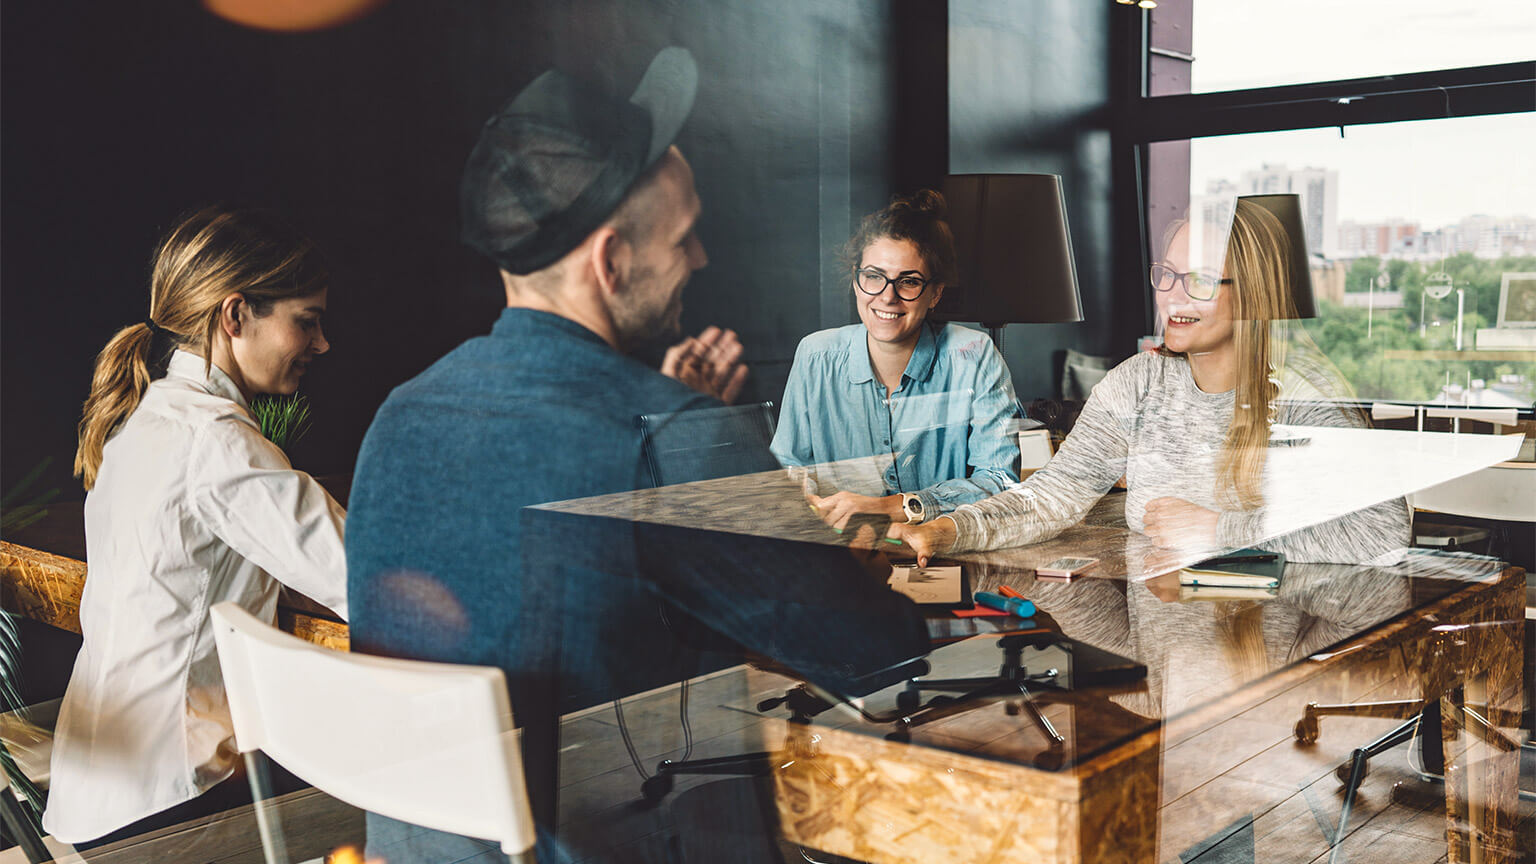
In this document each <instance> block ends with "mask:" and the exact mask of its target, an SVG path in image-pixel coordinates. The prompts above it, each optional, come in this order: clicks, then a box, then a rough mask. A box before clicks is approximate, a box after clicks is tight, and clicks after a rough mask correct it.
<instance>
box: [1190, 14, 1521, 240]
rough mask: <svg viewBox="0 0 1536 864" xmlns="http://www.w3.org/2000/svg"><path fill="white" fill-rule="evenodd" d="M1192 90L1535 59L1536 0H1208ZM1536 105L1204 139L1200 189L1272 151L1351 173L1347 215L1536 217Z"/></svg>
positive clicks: (1425, 220) (1232, 176) (1197, 32)
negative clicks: (1488, 113)
mask: <svg viewBox="0 0 1536 864" xmlns="http://www.w3.org/2000/svg"><path fill="white" fill-rule="evenodd" d="M1193 35H1194V55H1195V63H1194V67H1193V76H1194V89H1195V90H1196V91H1209V90H1226V89H1234V88H1241V87H1252V86H1264V85H1273V84H1290V83H1297V82H1301V81H1325V80H1331V79H1339V78H1358V77H1363V76H1368V75H1382V74H1387V73H1392V72H1417V71H1423V70H1428V69H1446V68H1453V67H1457V66H1476V65H1482V64H1486V63H1507V62H1512V61H1517V60H1533V59H1536V0H1391V2H1388V0H1287V2H1284V3H1278V4H1277V3H1276V2H1274V0H1197V2H1196V3H1195V20H1194V31H1193ZM1533 154H1536V113H1523V114H1507V115H1498V116H1492V117H1468V118H1454V119H1447V120H1436V121H1425V122H1417V123H1388V124H1374V125H1368V126H1351V127H1347V128H1346V129H1345V132H1344V137H1343V138H1342V139H1341V138H1340V137H1339V131H1338V130H1337V129H1305V130H1299V131H1294V132H1272V133H1265V134H1256V135H1236V136H1223V137H1218V138H1206V139H1199V140H1196V141H1195V142H1194V143H1193V145H1192V147H1191V162H1192V164H1191V184H1192V186H1193V191H1194V192H1195V193H1197V194H1198V193H1200V192H1203V191H1204V190H1205V183H1206V180H1208V179H1216V178H1225V179H1229V180H1232V181H1233V182H1237V180H1238V179H1239V177H1240V175H1241V174H1242V172H1243V171H1245V170H1252V169H1256V168H1258V167H1259V166H1260V165H1262V164H1263V163H1265V162H1271V163H1276V162H1278V163H1284V164H1286V165H1287V166H1289V167H1292V168H1301V167H1309V166H1312V167H1320V168H1332V169H1335V170H1337V171H1338V172H1339V201H1338V205H1339V209H1338V216H1339V220H1340V221H1344V220H1354V221H1372V220H1378V219H1386V218H1390V217H1401V218H1405V219H1409V220H1411V221H1418V222H1420V223H1421V224H1422V225H1423V226H1424V227H1425V228H1437V227H1440V226H1442V225H1445V224H1449V223H1452V222H1456V221H1459V220H1460V219H1462V218H1463V217H1465V216H1469V215H1472V214H1474V213H1484V214H1488V215H1492V216H1515V215H1525V216H1531V217H1536V155H1533Z"/></svg>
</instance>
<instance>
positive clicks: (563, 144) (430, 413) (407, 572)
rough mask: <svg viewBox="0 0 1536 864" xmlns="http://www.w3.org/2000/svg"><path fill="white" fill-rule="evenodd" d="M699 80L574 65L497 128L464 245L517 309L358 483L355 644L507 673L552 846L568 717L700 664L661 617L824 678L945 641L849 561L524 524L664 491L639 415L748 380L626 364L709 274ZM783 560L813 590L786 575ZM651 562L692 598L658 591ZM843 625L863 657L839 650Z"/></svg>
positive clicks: (381, 415)
mask: <svg viewBox="0 0 1536 864" xmlns="http://www.w3.org/2000/svg"><path fill="white" fill-rule="evenodd" d="M696 82H697V71H696V68H695V66H694V63H693V60H692V57H691V56H690V55H689V54H688V53H687V52H686V51H683V50H682V49H677V48H669V49H666V50H664V51H662V52H661V53H660V54H658V55H657V57H656V59H655V60H654V61H653V62H652V63H651V66H650V68H649V70H648V71H647V72H646V74H645V76H644V78H643V79H642V80H641V83H640V85H639V87H638V89H637V90H636V92H635V93H634V95H633V96H632V97H630V98H629V99H623V98H621V97H613V96H610V95H607V94H604V93H601V92H598V91H596V90H594V89H591V88H588V87H586V86H583V85H582V84H580V83H578V82H577V81H575V80H574V79H572V78H570V77H568V76H566V75H564V74H562V73H560V72H556V71H551V72H547V73H545V74H544V75H541V76H540V77H539V78H537V79H536V80H535V81H534V82H533V83H532V84H530V85H529V86H528V87H527V88H526V89H524V90H523V92H522V93H520V94H518V95H517V96H516V97H515V98H513V99H512V100H511V101H510V102H508V103H507V104H506V105H505V106H503V108H502V109H501V111H500V112H498V113H497V114H496V115H495V116H494V117H492V118H491V119H490V120H489V121H488V122H487V123H486V125H485V128H484V129H483V130H482V132H481V135H480V139H479V142H478V143H477V144H476V145H475V148H474V151H473V152H472V153H471V154H470V157H469V161H468V164H467V165H466V167H465V171H464V179H463V185H462V188H461V193H460V200H461V204H462V218H463V235H464V239H465V241H466V242H467V243H468V244H469V245H470V246H472V247H474V248H475V249H477V250H479V251H480V252H482V253H483V254H485V255H486V256H488V257H489V258H491V259H492V260H493V261H495V262H496V263H497V265H498V267H499V268H500V271H501V278H502V281H503V283H504V286H505V289H506V295H507V308H506V309H504V310H503V311H502V312H501V315H500V318H499V319H498V320H497V321H496V323H495V325H494V326H493V327H492V328H491V332H490V334H489V335H487V336H481V337H477V338H474V339H470V340H469V341H467V342H465V343H464V344H462V345H460V346H459V347H458V348H455V349H454V350H453V351H451V352H450V353H449V354H448V355H447V356H445V357H443V358H442V359H440V360H439V361H437V362H436V363H434V364H433V365H432V366H431V367H430V368H428V369H427V370H426V371H425V372H423V373H422V374H421V375H419V376H417V377H416V378H414V379H412V380H411V381H408V382H406V383H405V384H403V385H401V386H400V387H398V388H396V389H395V390H394V392H392V393H391V394H390V396H389V398H388V399H386V400H385V402H384V405H383V406H382V407H381V408H380V409H379V412H378V415H377V416H376V417H375V418H374V422H373V425H372V426H371V427H370V428H369V430H368V434H367V437H366V438H365V439H364V441H363V446H362V450H361V452H360V453H359V456H358V462H357V470H356V473H355V475H354V479H353V485H352V491H351V501H350V512H349V515H348V522H347V569H348V597H349V605H350V606H351V634H352V646H353V648H354V650H358V651H363V652H369V653H378V654H388V655H394V656H405V657H413V658H418V659H425V660H438V661H444V662H453V663H471V664H481V665H491V666H499V667H501V668H502V669H503V670H504V671H505V673H506V675H507V681H508V689H509V691H510V695H511V697H512V707H513V711H514V714H515V715H516V717H517V719H518V722H519V726H521V727H522V730H523V737H522V741H523V750H524V754H525V766H526V770H527V774H528V782H529V789H530V798H531V800H532V804H533V809H534V815H535V817H536V820H537V821H538V823H539V826H540V829H541V836H543V837H545V838H546V839H547V838H548V833H549V831H550V829H552V828H553V826H554V825H555V824H556V823H555V812H554V800H553V799H554V795H553V791H554V789H555V787H556V785H557V780H556V771H555V765H556V752H557V747H558V717H559V714H560V713H561V712H564V711H570V710H572V709H573V708H575V707H581V706H585V705H590V704H595V703H599V702H601V701H605V700H607V699H612V698H615V697H616V696H618V695H621V694H624V693H633V692H639V691H642V690H646V689H649V688H651V687H655V686H657V683H656V679H657V676H658V675H659V676H662V680H666V681H676V680H678V677H680V676H681V675H685V674H687V672H686V669H685V668H684V667H686V666H687V665H688V663H689V657H691V654H688V652H683V651H679V650H678V648H677V647H676V645H675V640H674V639H673V638H671V636H670V635H669V632H668V630H667V628H666V626H665V624H664V623H663V622H662V620H661V616H660V615H658V614H657V610H658V601H661V602H665V603H669V604H671V603H674V602H675V603H676V606H677V608H680V609H684V610H685V611H686V612H687V613H689V614H693V615H696V616H697V617H699V618H700V619H702V620H706V621H708V622H709V623H711V624H712V626H715V627H716V628H717V629H731V630H732V631H733V635H735V636H736V638H739V639H741V641H742V642H743V644H747V645H750V646H751V647H753V648H754V649H755V650H759V651H762V652H763V653H767V654H770V655H773V656H780V657H789V658H790V659H791V660H793V659H794V658H795V657H796V656H797V655H798V654H806V655H807V657H806V661H805V662H804V663H803V664H801V666H800V668H810V669H816V670H822V669H830V670H832V671H831V672H827V673H826V674H825V675H824V676H823V679H825V678H827V677H835V676H836V675H840V674H844V673H843V670H847V672H848V674H851V673H852V672H853V671H854V670H855V669H856V667H857V668H861V669H862V668H863V667H865V666H867V667H870V668H875V669H880V668H885V667H886V666H888V665H890V662H891V661H890V659H889V658H888V657H887V656H886V654H885V652H880V653H879V656H877V657H873V658H872V659H869V660H868V661H867V662H865V661H864V655H865V654H869V653H870V652H871V650H872V649H871V648H870V646H876V647H881V646H884V645H886V644H889V643H890V641H891V640H882V639H880V638H878V636H879V634H880V633H883V632H884V631H885V630H886V629H888V628H890V627H891V626H893V625H892V624H891V622H893V621H894V622H897V625H896V626H898V627H899V628H901V633H902V634H903V635H904V636H906V637H908V638H906V639H904V640H895V641H896V642H898V643H900V644H899V650H898V648H891V649H890V651H891V652H894V653H896V654H899V655H900V656H902V657H906V656H911V652H912V651H916V652H917V653H921V652H922V651H924V650H926V647H927V641H926V631H925V630H924V629H923V626H922V622H921V618H920V617H919V616H918V615H917V613H916V611H915V607H911V604H910V603H906V601H905V600H904V598H900V597H899V595H896V594H894V592H890V591H886V590H883V586H880V585H879V583H874V584H875V585H876V586H877V587H880V588H882V590H880V591H878V592H876V593H875V596H874V597H873V598H870V597H868V596H866V595H867V594H869V593H870V590H869V589H868V588H867V587H865V586H867V585H869V584H870V580H869V579H868V577H867V575H865V574H864V573H863V572H862V571H857V568H855V567H853V566H852V564H850V563H848V561H847V560H843V559H847V558H848V556H847V555H846V554H845V553H842V552H841V551H840V550H839V551H837V552H836V553H834V552H833V551H832V550H833V549H834V547H823V546H819V545H816V544H809V545H810V546H811V547H813V548H811V549H809V550H807V551H805V552H803V553H796V552H794V551H790V552H789V553H787V554H788V557H787V558H786V557H781V556H780V555H779V554H778V553H777V551H776V550H775V551H772V552H765V551H762V547H760V546H757V547H754V546H753V545H752V541H750V540H745V539H722V540H715V539H711V538H708V537H706V538H704V539H703V540H702V541H700V542H698V543H694V544H690V545H691V547H692V548H690V549H689V550H687V551H680V552H677V553H674V552H672V551H671V549H672V546H673V544H668V543H665V542H662V543H660V544H657V543H654V542H651V543H650V545H649V546H646V543H647V542H649V541H648V540H647V539H646V538H642V537H641V533H642V532H641V530H640V529H638V528H635V529H632V530H631V529H630V528H629V527H627V526H626V525H625V523H622V522H621V523H616V524H615V526H614V527H613V529H612V530H611V531H605V532H604V533H603V536H587V535H586V534H584V533H582V531H581V529H577V535H578V536H575V537H568V536H557V534H558V531H557V530H556V529H548V530H545V529H543V528H541V527H539V526H540V525H541V524H542V523H539V522H536V521H535V520H534V519H533V517H531V516H528V515H526V513H525V511H523V508H524V507H528V506H530V505H536V504H542V503H547V502H553V501H564V500H569V499H573V498H582V497H587V496H592V495H599V494H605V493H612V492H622V491H629V490H633V489H637V488H641V487H644V486H649V485H650V480H649V475H648V474H647V473H646V470H645V467H644V464H645V463H644V460H643V458H642V445H641V438H640V434H639V431H638V429H637V426H636V418H637V417H639V416H641V415H656V414H670V413H674V412H681V411H689V410H693V409H698V408H707V407H711V406H714V407H719V406H720V401H719V399H717V398H714V397H720V398H721V399H725V400H729V399H730V398H732V397H733V396H734V395H735V392H736V391H737V390H738V389H739V388H740V386H741V380H742V377H743V375H744V371H745V370H743V369H740V368H739V367H738V365H737V363H736V361H737V358H738V356H739V353H740V346H739V345H738V344H736V342H735V338H734V336H732V335H730V334H728V333H721V332H720V331H716V330H713V329H711V330H710V331H706V332H705V334H703V336H701V337H700V338H699V339H696V340H690V341H688V342H684V343H682V344H681V345H679V346H676V347H674V348H673V349H672V350H671V351H669V352H667V357H666V360H665V361H664V363H663V371H665V372H670V373H672V375H673V376H675V377H669V376H668V375H663V374H659V373H658V372H656V371H655V370H653V369H651V368H649V367H647V366H646V365H644V364H642V363H640V362H638V361H636V360H634V359H632V358H631V357H630V356H628V355H629V354H630V353H631V352H633V351H635V350H636V349H637V348H639V347H640V346H642V345H645V344H647V343H650V344H656V343H655V340H656V339H657V338H671V337H672V336H673V334H675V333H676V332H677V328H678V317H679V314H680V312H681V303H682V289H683V286H684V285H685V284H686V283H687V281H688V278H689V276H690V275H691V274H692V273H693V271H694V270H697V269H699V268H701V267H703V266H704V265H705V263H706V258H705V254H704V248H703V246H702V245H701V244H700V242H699V239H698V236H697V234H696V233H695V227H696V223H697V221H698V218H699V213H700V204H699V198H698V195H697V193H696V191H695V190H694V186H693V177H692V172H691V170H690V169H689V167H688V162H687V160H686V159H684V158H683V155H682V153H681V152H679V150H678V149H677V148H676V147H674V146H672V140H673V138H674V137H675V136H676V134H677V132H678V129H679V128H680V127H681V125H682V123H683V121H684V119H686V117H687V114H688V111H689V109H690V106H691V104H692V99H693V94H694V91H695V87H696ZM683 382H687V384H689V385H692V387H693V388H696V389H691V388H690V386H685V383H683ZM698 391H704V393H708V394H711V395H703V394H701V393H700V392H698ZM763 455H764V458H769V459H771V457H770V456H767V453H766V449H764V453H763ZM770 464H772V463H770ZM771 542H775V543H776V542H778V541H771ZM658 545H659V546H660V547H661V550H662V551H661V552H660V554H659V555H657V554H652V552H651V551H650V550H653V549H655V548H656V547H657V546H658ZM797 554H802V555H803V556H806V558H807V560H805V561H801V560H800V559H796V558H795V556H796V555H797ZM834 554H836V555H838V556H841V558H840V559H839V560H830V561H829V560H827V559H828V556H831V555H834ZM818 556H819V557H818ZM685 559H686V560H685ZM770 559H771V561H772V562H773V563H774V564H779V563H781V562H787V563H786V564H784V568H785V569H786V570H789V571H791V572H792V573H794V574H795V575H792V576H789V577H782V576H781V577H778V578H772V579H770V578H765V577H764V574H763V572H762V569H763V567H764V562H765V560H770ZM811 559H814V560H811ZM642 560H643V561H644V562H645V564H644V565H643V566H642V565H639V564H637V563H636V562H639V561H642ZM646 567H650V568H651V571H652V572H654V571H660V572H663V573H665V574H666V575H665V576H663V577H662V579H663V580H670V583H669V584H659V583H658V582H657V581H655V580H649V579H647V578H641V577H637V575H636V574H637V573H638V572H639V571H640V570H643V569H645V568H646ZM850 570H855V571H857V572H854V573H849V572H846V571H850ZM840 580H841V581H840ZM839 586H843V588H842V589H841V590H840V588H839ZM828 598H832V601H831V603H830V604H829V601H828ZM902 604H905V605H902ZM834 607H835V608H834ZM849 610H852V611H851V612H850V611H849ZM849 615H851V616H852V617H854V618H857V619H859V622H862V623H854V624H847V625H845V624H843V620H844V618H845V617H847V616H849ZM833 621H835V622H836V623H837V624H838V627H837V629H836V632H837V634H838V635H839V636H841V635H843V634H846V635H847V637H848V638H847V641H846V642H844V641H843V640H841V639H839V638H821V637H820V634H821V633H823V632H825V631H827V630H828V629H829V622H833ZM807 634H816V638H810V637H808V636H807ZM647 676H649V677H648V678H647ZM666 676H671V677H666ZM445 710H448V709H446V708H445ZM402 746H403V747H409V746H410V744H409V742H403V743H402ZM444 782H445V783H452V782H454V781H453V779H452V778H444ZM635 785H636V791H638V782H636V784H635ZM473 843H474V841H470V840H468V839H467V838H459V837H455V836H453V835H446V834H442V833H440V832H427V831H412V830H411V829H409V828H408V827H405V826H402V825H401V823H397V822H391V821H390V820H385V819H381V818H379V817H376V816H374V815H372V814H370V817H369V857H375V856H382V857H384V858H386V859H388V860H389V861H391V862H395V864H398V862H402V861H411V860H425V861H443V862H447V861H450V860H454V861H456V860H460V859H462V858H464V857H466V856H468V855H469V854H472V853H474V852H476V851H477V849H476V847H475V846H473V845H472V844H473ZM466 844H471V845H466ZM545 851H546V850H544V849H543V848H542V847H541V860H543V857H542V856H543V855H544V853H545Z"/></svg>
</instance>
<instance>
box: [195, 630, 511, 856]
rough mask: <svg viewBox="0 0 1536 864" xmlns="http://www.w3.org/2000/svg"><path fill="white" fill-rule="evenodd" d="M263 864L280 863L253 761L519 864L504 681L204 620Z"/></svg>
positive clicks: (487, 672)
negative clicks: (493, 845) (482, 845)
mask: <svg viewBox="0 0 1536 864" xmlns="http://www.w3.org/2000/svg"><path fill="white" fill-rule="evenodd" d="M209 614H210V615H211V616H212V619H213V630H214V639H215V641H216V642H217V644H218V649H219V665H220V666H221V667H222V668H223V671H224V687H225V690H226V691H227V692H228V694H229V713H230V716H231V718H232V719H233V721H234V727H235V742H236V746H237V747H238V748H239V749H240V751H241V752H242V753H244V754H245V758H246V765H247V768H248V769H249V773H250V777H251V786H252V792H253V794H254V795H255V797H256V798H257V806H256V818H257V825H258V827H259V828H260V830H261V833H262V845H263V848H264V850H265V853H266V859H267V864H279V862H280V861H283V860H284V859H286V857H287V852H286V849H285V847H284V844H283V842H282V838H281V835H280V834H279V833H278V832H277V831H276V830H274V829H275V828H276V826H274V825H272V824H270V822H271V816H270V815H269V813H268V812H267V811H268V807H267V805H265V804H264V803H263V799H265V798H267V797H269V796H268V795H267V794H266V791H265V789H264V788H263V787H264V786H265V784H264V783H263V782H262V781H261V779H260V778H261V777H262V776H264V775H263V774H262V772H261V771H260V770H258V769H260V768H261V767H263V766H262V765H261V763H259V762H257V761H256V760H255V759H254V754H255V751H257V750H260V751H262V752H264V753H265V754H266V755H267V756H269V757H270V758H272V759H274V760H276V761H277V762H278V763H279V764H281V765H282V766H283V767H285V768H287V769H288V770H289V771H291V772H293V773H294V774H295V775H297V776H299V777H300V778H302V779H303V780H305V781H306V782H308V783H311V784H313V785H314V786H315V787H316V788H318V789H320V790H322V791H324V792H326V793H327V794H329V795H332V796H334V797H336V798H339V799H341V800H342V801H345V802H347V803H349V804H351V805H353V806H355V807H359V808H362V809H364V810H370V811H373V812H374V813H378V814H380V815H383V816H387V817H389V818H392V819H398V820H401V821H404V822H411V823H414V824H417V825H422V826H425V827H428V828H434V829H437V830H439V831H448V832H451V833H454V834H464V835H468V836H470V837H480V838H485V839H488V840H494V841H496V842H499V843H500V844H501V849H502V851H503V852H504V853H506V854H507V855H508V856H509V857H511V858H512V859H513V860H514V861H517V862H532V861H533V860H534V857H533V846H534V841H535V834H534V826H533V816H532V813H531V811H530V810H529V806H528V789H527V786H526V785H525V783H524V781H523V762H522V754H521V751H520V750H519V745H518V736H517V734H516V731H515V730H514V729H513V727H512V708H511V703H510V702H509V701H508V698H507V687H506V682H505V679H504V677H503V675H502V672H501V670H500V669H495V668H489V667H484V666H457V665H451V664H446V663H424V662H419V661H414V660H394V659H389V658H384V657H370V656H367V655H361V654H344V653H341V652H337V651H331V650H328V649H325V648H321V647H319V646H317V645H312V644H310V643H308V642H305V641H303V640H302V639H298V638H296V637H294V636H290V635H288V634H286V633H283V632H280V631H278V630H276V629H274V628H272V627H270V626H268V625H267V624H264V623H262V622H261V621H260V620H258V619H257V618H256V617H255V616H253V615H251V614H250V613H249V612H246V611H245V610H244V609H242V608H241V607H240V606H238V605H237V604H234V603H220V604H218V605H217V606H214V607H213V609H212V610H210V613H209Z"/></svg>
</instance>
